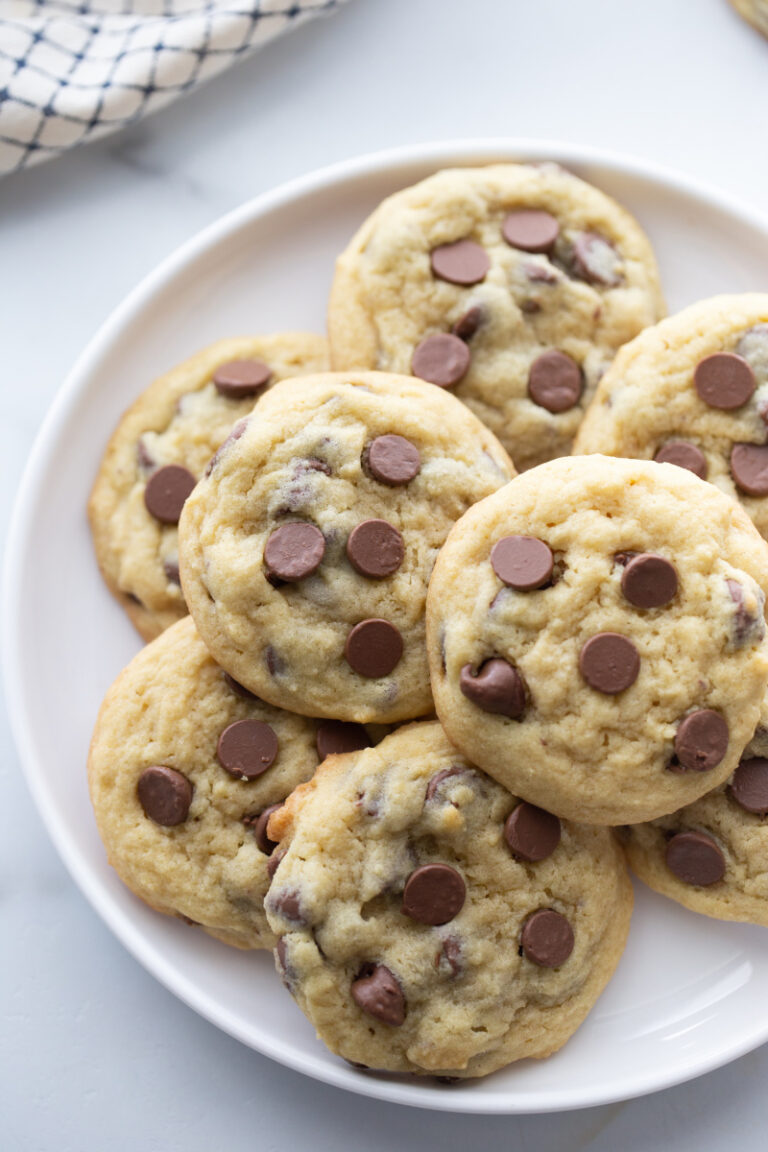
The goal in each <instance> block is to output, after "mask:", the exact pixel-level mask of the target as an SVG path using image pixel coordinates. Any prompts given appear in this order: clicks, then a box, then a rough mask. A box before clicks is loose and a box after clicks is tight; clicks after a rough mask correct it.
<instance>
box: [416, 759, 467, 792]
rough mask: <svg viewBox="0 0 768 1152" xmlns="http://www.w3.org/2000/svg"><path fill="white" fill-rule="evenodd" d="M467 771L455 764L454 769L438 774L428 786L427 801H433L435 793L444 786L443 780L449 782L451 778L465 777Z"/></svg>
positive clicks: (444, 770)
mask: <svg viewBox="0 0 768 1152" xmlns="http://www.w3.org/2000/svg"><path fill="white" fill-rule="evenodd" d="M466 771H467V769H466V768H465V767H464V766H463V765H461V764H454V765H453V767H452V768H443V769H441V771H440V772H436V773H435V774H434V776H433V777H432V778H431V779H430V781H429V784H427V794H426V797H425V801H426V800H433V799H434V797H435V793H436V792H437V790H438V788H439V787H440V785H441V784H442V782H443V780H448V779H449V777H451V776H463V775H464V774H465V773H466Z"/></svg>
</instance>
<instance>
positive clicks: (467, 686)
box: [459, 657, 525, 720]
mask: <svg viewBox="0 0 768 1152" xmlns="http://www.w3.org/2000/svg"><path fill="white" fill-rule="evenodd" d="M459 688H460V689H461V692H462V693H463V695H464V696H466V698H467V700H471V702H472V703H473V704H475V705H477V707H478V708H481V709H482V710H483V712H493V713H495V714H497V715H499V716H509V717H510V718H511V719H512V720H519V718H520V717H521V716H522V714H523V712H524V711H525V681H524V680H523V678H522V676H521V675H520V673H519V672H518V670H517V668H513V667H512V665H511V664H508V663H507V661H506V660H502V659H501V658H500V657H494V658H493V659H491V660H486V661H485V663H484V664H482V665H481V666H480V668H479V669H478V671H477V673H474V672H473V671H472V665H471V664H465V665H464V667H463V668H462V670H461V672H460V673H459Z"/></svg>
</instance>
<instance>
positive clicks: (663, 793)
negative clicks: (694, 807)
mask: <svg viewBox="0 0 768 1152" xmlns="http://www.w3.org/2000/svg"><path fill="white" fill-rule="evenodd" d="M766 587H768V548H766V544H765V542H764V541H763V540H762V539H761V538H760V536H759V535H758V533H757V532H756V531H755V528H754V527H753V525H752V523H751V521H750V520H749V518H748V517H747V515H746V514H745V513H744V512H743V511H742V510H741V508H739V506H738V505H737V504H736V503H735V502H734V501H732V500H729V499H728V498H727V497H726V496H724V495H723V494H722V493H721V492H718V491H717V489H715V488H713V487H712V485H710V484H705V483H704V482H703V481H701V480H699V479H698V478H697V477H695V476H693V475H692V474H690V473H689V472H687V471H685V470H683V469H682V468H676V467H674V466H673V465H671V464H654V463H652V462H648V461H640V460H615V459H609V458H608V457H605V456H581V457H572V458H570V459H562V460H555V461H552V462H550V463H549V464H543V465H541V466H540V467H539V468H537V469H535V470H534V471H532V472H527V473H525V474H524V475H522V476H519V477H518V478H517V479H516V480H514V481H512V483H511V484H508V485H507V487H506V488H505V489H503V491H501V492H497V493H495V494H494V495H493V496H489V497H488V498H487V499H486V500H483V501H482V502H481V503H480V504H478V505H477V506H476V507H475V508H472V509H470V511H469V512H468V513H467V514H466V515H465V516H464V517H463V518H462V519H461V520H460V521H459V522H458V523H457V524H456V526H455V528H454V529H453V531H452V532H451V534H450V536H449V537H448V540H447V541H446V544H445V546H444V548H443V550H442V551H441V553H440V556H439V557H438V560H437V564H436V565H435V570H434V573H433V576H432V580H431V583H430V587H429V597H428V607H427V641H428V652H429V662H430V671H431V676H432V690H433V693H434V698H435V706H436V709H437V714H438V717H439V718H440V719H441V720H442V722H443V724H444V726H445V728H446V731H447V733H448V736H449V737H450V739H451V740H453V741H454V743H455V744H456V745H457V746H458V747H459V748H460V749H461V750H462V751H463V752H465V754H469V753H470V752H471V755H472V758H473V760H474V761H475V762H476V763H477V764H479V765H480V766H481V767H482V768H484V769H485V770H486V771H487V772H489V773H490V774H491V775H492V776H494V777H495V778H496V779H497V780H499V781H500V782H501V783H502V784H504V785H505V786H506V787H508V788H509V789H510V790H511V791H513V792H515V793H516V794H517V795H520V796H523V797H524V798H525V799H526V800H529V801H531V802H532V803H534V804H539V805H541V806H542V807H544V806H546V807H547V808H548V809H549V810H550V811H553V812H556V813H557V814H558V815H559V816H564V817H567V818H569V819H572V820H584V821H586V822H588V823H597V824H628V823H636V822H637V821H640V820H652V819H655V818H656V817H657V816H660V815H663V814H664V813H666V812H672V811H675V810H676V809H678V808H680V807H682V806H683V805H684V804H687V803H690V802H691V801H693V800H695V799H697V798H698V797H699V796H702V795H703V794H704V793H705V792H708V791H710V790H711V789H712V788H714V787H715V786H717V785H718V784H720V783H721V782H722V781H723V780H725V779H727V777H728V776H729V775H730V774H731V772H732V771H733V769H734V768H735V766H736V764H737V762H738V758H739V755H740V754H741V751H742V749H743V748H744V746H745V744H746V743H747V741H748V740H749V738H750V736H751V734H752V732H753V731H754V727H755V724H756V722H757V716H758V711H759V708H760V702H761V700H762V697H763V694H764V692H765V687H766V679H767V677H768V644H766V641H765V622H764V618H763V604H764V599H765V590H766Z"/></svg>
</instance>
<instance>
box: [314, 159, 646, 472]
mask: <svg viewBox="0 0 768 1152" xmlns="http://www.w3.org/2000/svg"><path fill="white" fill-rule="evenodd" d="M663 315H664V303H663V298H662V295H661V289H660V286H659V278H658V272H657V269H656V262H655V258H654V255H653V252H652V250H651V247H650V244H649V243H648V240H647V239H646V237H645V235H644V234H643V232H642V231H641V229H640V227H639V225H638V224H637V222H636V221H635V220H634V219H633V218H632V217H631V216H630V215H629V213H628V212H626V211H625V210H624V209H623V208H621V207H619V205H618V204H616V203H615V202H614V201H613V200H611V199H610V198H609V197H608V196H606V195H605V194H604V193H602V192H600V191H598V189H596V188H593V187H592V186H591V185H589V184H586V183H585V182H584V181H583V180H579V179H578V178H577V177H576V176H573V175H571V174H570V173H569V172H566V171H565V170H564V169H562V168H560V167H559V166H558V165H555V164H542V165H535V166H534V165H526V164H497V165H491V166H489V167H486V168H474V169H473V168H463V169H453V170H448V171H444V172H439V173H437V175H435V176H432V177H430V178H429V179H427V180H423V181H422V182H421V183H419V184H416V185H415V186H414V187H412V188H407V189H405V190H404V191H402V192H398V193H396V194H395V195H394V196H390V197H389V199H387V200H385V201H384V202H383V203H382V204H381V205H380V206H379V207H378V208H377V209H376V211H375V212H374V213H373V215H372V216H370V217H369V219H368V220H367V221H366V222H365V223H364V224H363V225H362V227H361V228H360V230H359V232H358V233H357V235H356V236H355V237H354V238H353V239H352V241H351V242H350V244H349V246H348V247H347V248H346V250H345V251H344V252H343V253H342V255H341V256H340V257H339V259H338V261H337V267H336V276H335V279H334V283H333V289H332V293H331V301H330V307H329V318H328V319H329V329H328V331H329V339H330V344H331V363H332V366H333V367H334V368H356V367H357V368H360V367H365V368H379V369H383V370H385V371H389V372H412V373H413V374H414V375H415V376H419V377H421V378H422V379H424V380H428V381H430V382H432V383H433V384H436V385H438V386H439V387H441V388H449V389H451V390H452V391H453V393H454V395H456V396H458V397H459V399H461V400H463V401H464V402H465V403H466V404H467V405H468V406H469V407H470V408H471V409H472V411H473V412H474V413H475V414H476V415H477V416H478V417H479V418H480V419H481V420H482V421H483V422H484V423H485V424H487V425H488V427H489V428H490V429H491V431H492V432H493V433H494V434H495V435H496V436H497V437H498V438H499V440H500V441H501V443H502V444H503V445H504V447H505V448H506V449H507V451H508V452H509V454H510V456H511V457H512V459H513V460H514V462H515V466H516V467H517V468H518V469H520V470H522V469H525V468H529V467H531V466H532V465H534V464H538V463H541V462H542V461H544V460H549V459H551V458H553V457H555V456H562V455H564V454H566V453H568V452H569V450H570V445H571V440H572V438H573V436H574V434H575V433H576V430H577V428H578V426H579V422H580V420H581V418H582V416H583V414H584V409H585V407H586V405H587V403H588V402H589V400H590V398H591V396H592V393H593V392H594V388H595V385H596V384H597V381H598V380H599V378H600V376H601V374H602V373H603V372H604V371H605V369H606V367H607V366H608V364H609V363H610V362H611V360H612V358H613V355H614V353H615V352H616V349H617V348H618V347H619V346H620V345H621V344H623V343H625V342H626V341H627V340H631V339H632V337H633V336H636V335H637V333H638V332H640V331H641V329H643V328H644V327H646V325H648V324H653V323H654V322H655V321H656V320H658V319H659V318H660V317H661V316H663Z"/></svg>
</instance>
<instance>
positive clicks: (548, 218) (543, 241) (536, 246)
mask: <svg viewBox="0 0 768 1152" xmlns="http://www.w3.org/2000/svg"><path fill="white" fill-rule="evenodd" d="M501 234H502V236H503V237H504V239H505V240H506V242H507V244H509V245H511V246H512V247H513V248H522V250H523V251H524V252H550V251H551V250H552V248H553V247H554V245H555V241H556V240H557V237H558V236H559V234H560V225H559V224H558V222H557V219H556V218H555V217H554V216H553V215H552V214H551V213H550V212H543V211H541V210H540V209H536V208H521V209H518V210H517V211H516V212H510V213H509V214H508V215H507V216H506V217H505V218H504V223H503V224H502V226H501Z"/></svg>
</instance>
